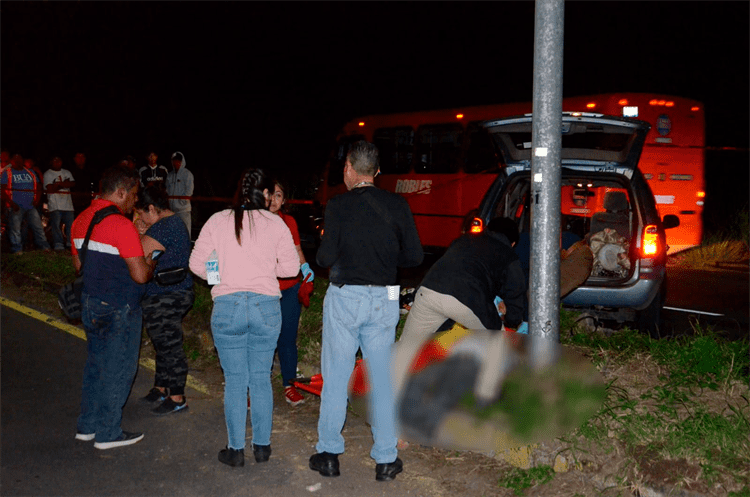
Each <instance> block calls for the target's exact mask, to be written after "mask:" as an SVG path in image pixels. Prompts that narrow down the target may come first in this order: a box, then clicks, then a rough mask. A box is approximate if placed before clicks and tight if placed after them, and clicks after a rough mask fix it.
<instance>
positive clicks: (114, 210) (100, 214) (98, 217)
mask: <svg viewBox="0 0 750 497" xmlns="http://www.w3.org/2000/svg"><path fill="white" fill-rule="evenodd" d="M112 214H120V215H122V212H120V209H119V208H118V207H117V206H116V205H110V206H109V207H105V208H104V209H99V210H98V211H96V213H95V214H94V218H93V219H92V220H91V224H89V229H88V230H87V231H86V238H84V240H83V245H81V249H80V250H79V251H78V259H79V260H80V261H81V269H80V270H79V271H78V274H79V275H81V274H83V262H84V260H85V259H86V252H87V251H88V247H89V239H90V238H91V233H92V232H93V231H94V226H96V225H97V224H99V223H101V222H102V221H103V220H104V218H105V217H107V216H111V215H112Z"/></svg>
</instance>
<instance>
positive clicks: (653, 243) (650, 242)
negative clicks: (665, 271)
mask: <svg viewBox="0 0 750 497" xmlns="http://www.w3.org/2000/svg"><path fill="white" fill-rule="evenodd" d="M641 252H642V255H643V257H656V256H658V255H659V252H661V247H659V232H658V231H657V229H656V225H654V224H649V225H648V226H646V228H645V229H644V230H643V243H642V244H641Z"/></svg>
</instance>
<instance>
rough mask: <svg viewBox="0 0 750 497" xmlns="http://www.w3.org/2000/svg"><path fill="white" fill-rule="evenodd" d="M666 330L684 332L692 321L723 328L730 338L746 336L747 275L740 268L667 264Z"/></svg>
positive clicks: (749, 283)
mask: <svg viewBox="0 0 750 497" xmlns="http://www.w3.org/2000/svg"><path fill="white" fill-rule="evenodd" d="M667 281H668V284H669V286H668V290H667V302H666V303H665V307H667V309H665V310H664V311H663V318H664V321H665V324H666V326H667V327H668V329H667V331H668V332H671V333H672V334H675V333H677V334H679V333H687V332H689V330H691V328H692V324H697V325H699V326H701V327H702V328H706V327H709V326H710V327H713V328H714V329H715V330H717V331H725V332H726V333H727V334H728V335H729V336H730V337H731V338H738V337H747V336H748V329H749V326H748V321H749V320H750V275H749V273H748V271H747V268H746V267H745V268H743V269H739V268H738V269H724V270H719V269H689V268H680V267H672V266H668V267H667Z"/></svg>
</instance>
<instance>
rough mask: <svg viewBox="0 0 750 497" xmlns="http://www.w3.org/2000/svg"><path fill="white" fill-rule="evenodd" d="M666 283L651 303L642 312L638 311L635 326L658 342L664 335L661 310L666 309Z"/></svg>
mask: <svg viewBox="0 0 750 497" xmlns="http://www.w3.org/2000/svg"><path fill="white" fill-rule="evenodd" d="M666 286H667V285H666V281H665V282H664V284H663V285H662V287H661V290H660V291H659V293H658V294H656V297H654V299H653V300H652V301H651V303H650V304H649V305H648V307H646V308H645V309H643V310H642V311H637V312H636V316H635V325H636V326H637V327H638V329H639V330H640V331H641V332H647V333H648V334H649V336H650V337H651V338H653V339H654V340H658V339H659V338H661V337H662V336H664V335H663V333H661V332H662V330H663V328H662V326H661V324H662V323H661V308H662V307H664V301H665V300H666Z"/></svg>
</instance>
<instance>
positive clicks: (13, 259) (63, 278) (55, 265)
mask: <svg viewBox="0 0 750 497" xmlns="http://www.w3.org/2000/svg"><path fill="white" fill-rule="evenodd" d="M0 267H2V271H3V272H5V271H10V272H15V273H21V274H26V275H29V276H36V277H38V278H41V279H42V280H44V281H45V282H48V283H53V284H56V285H64V284H66V283H70V282H71V281H73V280H74V279H75V268H74V267H73V259H72V257H71V255H70V253H69V252H45V251H42V250H35V251H32V252H24V253H23V254H20V255H18V254H16V255H8V254H4V255H3V257H2V258H0Z"/></svg>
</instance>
